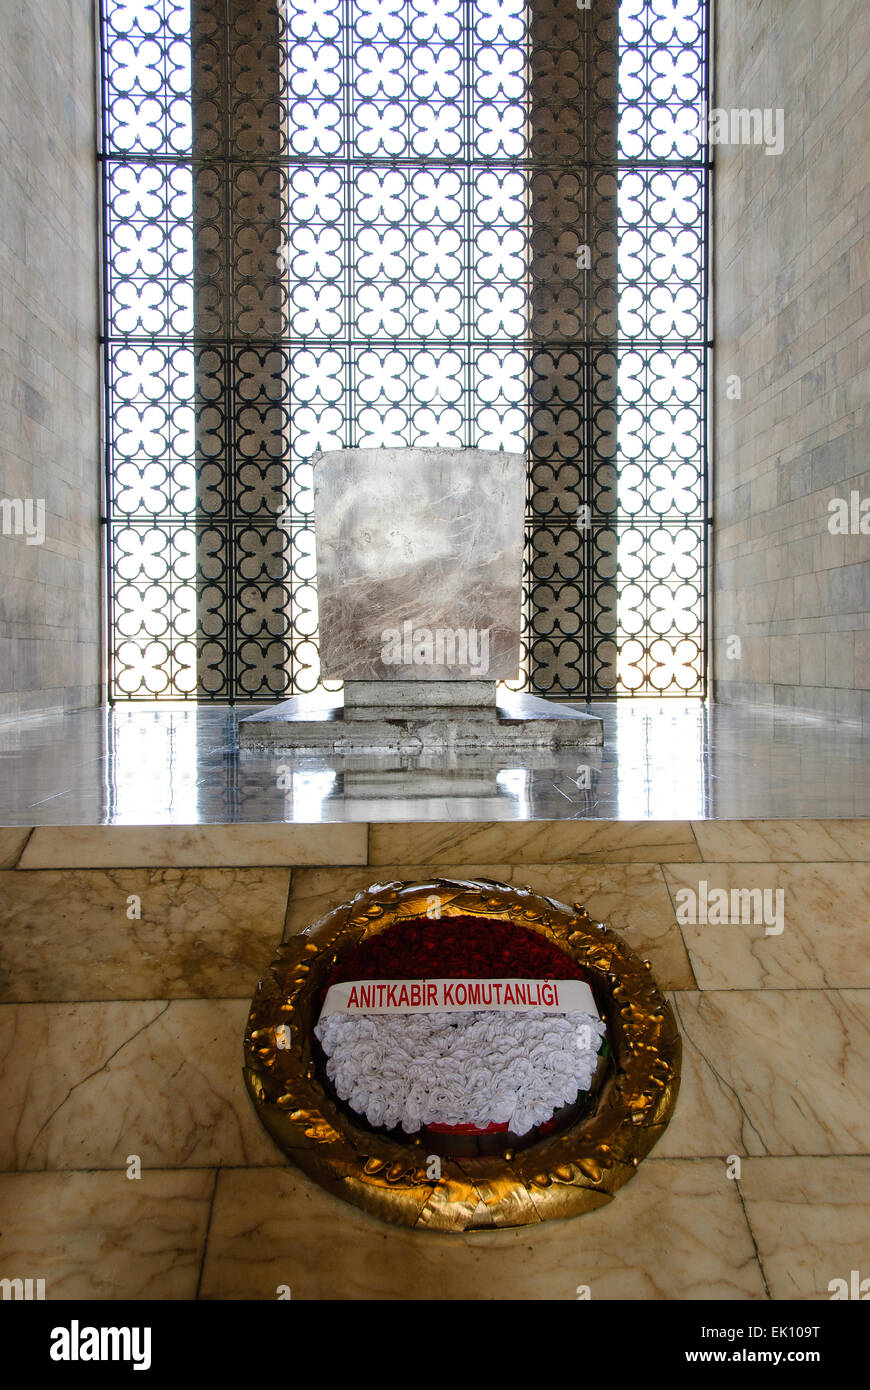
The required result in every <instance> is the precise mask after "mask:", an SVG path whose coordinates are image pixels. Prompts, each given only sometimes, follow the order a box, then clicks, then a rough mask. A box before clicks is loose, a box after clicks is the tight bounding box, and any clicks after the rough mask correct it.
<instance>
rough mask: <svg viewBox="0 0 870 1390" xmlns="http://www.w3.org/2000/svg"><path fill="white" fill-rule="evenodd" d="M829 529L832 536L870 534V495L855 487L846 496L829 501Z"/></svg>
mask: <svg viewBox="0 0 870 1390" xmlns="http://www.w3.org/2000/svg"><path fill="white" fill-rule="evenodd" d="M828 530H829V531H830V533H831V535H832V536H870V497H862V496H861V494H860V492H856V491H855V489H854V488H853V489H852V491H851V492H850V493H849V496H848V498H846V497H832V498H831V500H830V502H829V503H828Z"/></svg>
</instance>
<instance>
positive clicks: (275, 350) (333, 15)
mask: <svg viewBox="0 0 870 1390" xmlns="http://www.w3.org/2000/svg"><path fill="white" fill-rule="evenodd" d="M706 18H707V16H706V5H705V3H704V2H703V0H675V3H673V2H672V0H649V3H646V0H622V3H619V0H591V3H590V5H589V8H588V9H584V8H581V7H580V6H579V5H578V4H577V3H576V0H286V2H285V3H281V4H276V3H274V0H271V3H270V2H269V0H194V3H193V4H192V7H191V8H188V6H187V5H182V4H176V3H173V0H151V3H146V0H130V2H129V3H114V0H103V18H102V36H103V102H104V114H103V141H102V152H101V158H102V162H103V169H104V190H105V245H106V266H105V312H106V322H105V336H106V347H105V354H106V356H105V361H106V462H107V513H108V515H107V525H108V542H107V551H108V558H109V605H110V613H109V633H110V682H111V690H112V694H113V697H114V698H116V699H154V698H161V697H165V698H169V699H178V698H199V699H212V700H219V701H227V700H234V701H245V700H247V701H264V700H268V699H271V698H274V697H278V696H284V695H287V694H293V693H298V692H304V691H310V690H314V689H316V688H318V686H319V684H320V677H319V668H318V658H317V594H316V571H315V554H314V536H313V517H312V477H311V458H312V455H313V454H314V453H316V452H317V451H318V450H321V449H329V448H342V447H354V446H367V447H377V446H385V447H397V446H402V445H428V446H443V447H448V448H456V447H462V446H477V447H481V448H504V449H509V450H517V451H521V452H523V453H524V454H525V455H526V457H527V458H528V464H529V471H528V477H529V485H528V507H527V522H526V547H525V567H526V568H525V576H526V577H525V633H524V641H523V653H522V675H521V678H520V681H519V682H518V684H519V685H520V686H521V687H525V688H530V689H533V690H536V691H539V692H540V693H543V694H549V695H556V696H559V695H561V696H573V697H575V698H577V697H581V698H596V697H599V696H609V695H613V694H625V693H631V694H639V695H661V694H676V695H685V694H702V693H703V692H704V688H705V687H704V641H703V633H704V570H705V551H706V534H705V526H706V517H705V492H706V486H705V478H706V466H705V464H706V450H705V422H704V408H703V407H704V389H705V383H706V353H707V346H708V344H707V323H706V308H705V303H706V262H705V226H706V217H707V184H708V169H707V164H706V148H705V143H704V138H703V131H702V128H701V123H700V112H701V103H702V100H703V99H704V97H705V94H706V72H707V34H706ZM481 502H482V505H485V498H482V499H481Z"/></svg>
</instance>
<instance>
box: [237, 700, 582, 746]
mask: <svg viewBox="0 0 870 1390" xmlns="http://www.w3.org/2000/svg"><path fill="white" fill-rule="evenodd" d="M356 684H361V682H356ZM603 742H604V726H603V724H602V722H601V719H600V718H598V717H597V716H596V715H594V714H584V713H583V711H582V710H579V709H574V708H573V707H572V706H571V705H560V704H556V703H555V701H553V700H542V699H541V698H540V696H537V695H517V694H513V693H512V692H505V693H504V694H500V695H499V696H498V697H497V698H496V696H495V688H494V686H493V699H492V705H486V704H484V703H478V702H475V703H473V704H466V705H447V704H444V705H442V706H441V707H439V706H438V705H437V704H435V703H432V704H429V705H421V706H419V707H418V708H414V707H412V706H405V707H402V706H399V705H397V706H395V707H391V706H389V705H386V706H381V705H374V704H363V705H353V704H352V705H350V706H349V707H348V708H345V702H344V699H343V696H342V694H341V693H339V694H337V695H333V694H325V695H296V696H294V697H293V698H292V699H290V700H283V701H282V702H281V704H280V705H276V706H275V707H274V708H273V709H267V710H263V711H262V712H261V713H260V714H250V715H248V716H247V717H246V718H243V719H242V720H241V721H240V722H239V744H240V747H241V748H242V749H243V750H247V749H252V750H254V751H257V752H264V753H285V752H286V753H293V754H296V753H312V752H313V753H320V752H323V753H371V754H374V755H375V756H376V757H384V756H389V755H390V754H412V755H413V754H417V753H422V754H425V753H442V752H449V753H453V752H455V753H461V752H463V751H464V750H468V751H469V752H473V753H485V754H487V755H488V754H490V753H492V752H494V751H497V752H501V753H507V754H510V753H524V752H528V751H532V750H536V749H559V750H560V751H561V750H563V749H565V748H584V747H586V746H587V745H593V746H594V745H597V744H601V743H603Z"/></svg>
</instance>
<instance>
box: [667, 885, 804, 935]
mask: <svg viewBox="0 0 870 1390" xmlns="http://www.w3.org/2000/svg"><path fill="white" fill-rule="evenodd" d="M676 899H677V921H678V922H679V923H680V924H681V925H684V926H685V925H691V926H693V927H696V926H711V927H717V926H740V927H751V926H763V927H764V935H765V936H780V935H781V933H782V929H783V927H784V926H785V917H784V907H785V890H784V889H782V888H732V889H731V890H730V891H729V889H727V888H710V887H709V886H708V884H707V880H706V879H704V878H702V879H701V881H700V883H699V884H698V890H697V892H696V891H695V889H694V888H678V889H677V892H676Z"/></svg>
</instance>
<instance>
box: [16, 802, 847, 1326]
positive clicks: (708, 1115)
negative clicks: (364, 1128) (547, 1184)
mask: <svg viewBox="0 0 870 1390" xmlns="http://www.w3.org/2000/svg"><path fill="white" fill-rule="evenodd" d="M363 829H364V828H363V827H362V826H341V827H327V826H322V827H315V833H316V835H317V836H319V837H321V838H322V837H324V835H327V834H328V832H330V831H332V830H338V831H341V833H342V835H344V836H345V839H343V840H341V841H340V842H339V841H336V842H334V843H333V845H332V853H334V854H335V855H336V856H337V855H341V854H346V853H348V852H349V851H358V855H357V857H356V858H355V859H354V860H353V861H352V862H350V863H348V862H347V861H345V862H341V860H340V859H338V858H336V859H335V860H334V861H333V862H332V863H324V862H323V860H322V859H320V860H318V861H317V862H315V863H312V862H311V860H308V861H306V860H305V859H302V860H298V861H297V864H296V865H295V866H293V867H288V866H284V867H280V866H279V867H261V866H252V865H250V864H248V863H245V862H241V863H240V862H239V861H238V860H234V859H233V858H232V857H231V852H232V849H233V846H234V844H239V843H241V842H242V841H243V840H244V836H242V837H241V839H239V837H238V836H236V838H235V839H233V837H232V836H230V837H229V838H225V839H224V840H222V841H221V846H220V849H221V854H222V856H223V864H222V867H219V868H214V867H210V868H202V867H185V866H184V865H182V866H181V867H179V866H178V864H177V863H176V862H173V857H172V848H173V845H175V846H177V847H179V848H180V849H181V850H182V851H183V852H184V853H187V852H188V850H189V844H188V842H189V839H190V832H189V831H186V830H185V829H184V828H182V827H177V828H174V829H173V828H171V827H168V828H166V830H165V832H162V833H161V838H160V844H161V845H162V848H163V851H164V852H165V853H167V858H165V859H164V861H163V865H162V866H155V865H154V864H153V863H151V864H150V866H149V865H148V864H146V865H144V866H140V867H130V866H129V861H128V863H127V866H124V865H123V864H122V865H121V866H120V867H105V866H103V867H98V866H96V865H95V861H94V860H93V859H89V858H88V857H87V853H88V849H89V848H90V849H91V850H93V848H94V847H95V846H96V847H99V845H100V844H103V843H105V842H106V841H108V840H111V839H112V838H113V837H114V838H116V839H117V838H118V837H120V838H121V839H123V838H124V837H125V835H126V832H125V830H124V829H123V828H119V829H110V830H103V831H101V832H99V833H98V832H95V831H90V832H88V833H87V834H83V833H82V832H80V831H77V830H76V829H73V828H59V829H49V828H42V829H37V830H35V831H34V833H33V834H32V835H31V836H30V837H29V838H28V837H27V836H26V835H19V836H17V839H18V841H19V842H20V844H19V847H18V848H17V849H16V848H15V843H14V842H15V839H16V832H14V831H10V830H6V831H4V832H2V834H0V851H2V850H3V848H4V837H5V848H6V858H5V860H3V861H2V862H4V863H5V865H6V867H5V868H4V869H3V871H2V872H0V947H2V969H0V1093H2V1094H3V1097H4V1104H3V1107H2V1113H0V1274H4V1275H6V1274H12V1273H15V1272H18V1271H21V1272H24V1273H28V1274H33V1275H34V1276H38V1277H41V1278H44V1279H45V1280H46V1297H47V1298H48V1299H58V1298H75V1299H88V1298H91V1299H118V1298H141V1299H148V1298H157V1299H194V1298H197V1297H198V1298H203V1299H215V1300H233V1299H265V1300H274V1298H275V1297H276V1291H277V1289H278V1287H279V1286H280V1285H285V1286H289V1287H290V1288H291V1290H292V1298H293V1299H294V1300H299V1299H301V1300H308V1299H354V1298H375V1299H385V1300H417V1299H421V1300H428V1299H436V1300H440V1299H447V1300H450V1299H464V1298H469V1299H474V1300H489V1299H508V1298H509V1299H519V1300H538V1299H564V1300H566V1301H574V1300H575V1298H576V1289H577V1286H578V1285H581V1284H583V1285H587V1286H589V1287H590V1289H591V1293H592V1297H593V1299H595V1300H599V1299H606V1298H616V1299H689V1298H695V1299H757V1300H763V1299H774V1300H779V1299H785V1300H789V1299H828V1298H829V1297H830V1288H829V1286H830V1284H831V1281H832V1280H834V1279H842V1278H845V1279H846V1280H848V1279H849V1277H850V1272H851V1271H852V1270H859V1271H860V1273H861V1277H862V1278H864V1277H866V1276H867V1275H868V1274H870V1270H868V1269H867V1267H866V1261H867V1251H868V1241H870V934H868V932H867V931H866V927H865V923H866V902H867V894H868V892H870V823H868V822H866V821H864V822H862V821H859V820H852V821H839V822H833V821H828V820H821V821H808V820H792V821H763V822H759V821H756V822H750V823H746V822H733V821H732V822H728V823H724V822H719V823H713V822H710V821H696V822H694V823H693V824H692V825H689V824H687V823H675V822H672V821H667V822H656V821H652V822H650V821H647V822H641V823H635V825H634V826H632V825H630V824H628V823H622V824H616V825H614V824H612V823H611V824H610V825H603V824H594V823H593V824H592V825H589V826H586V827H572V826H568V825H563V826H559V825H555V826H554V824H553V823H552V822H550V823H548V824H547V825H546V827H541V826H535V825H514V826H510V825H495V824H492V823H490V824H489V825H479V826H462V827H460V826H449V825H447V826H445V825H438V826H436V825H432V824H429V825H425V824H417V825H410V824H401V823H394V824H392V825H387V826H385V825H381V826H373V827H372V828H371V831H370V833H369V835H368V840H367V842H366V841H364V840H361V839H360V837H359V836H356V832H357V831H359V832H362V831H363ZM229 830H230V831H232V830H233V828H232V827H230V828H229ZM235 830H236V831H237V832H238V831H239V830H244V827H236V828H235ZM206 831H208V828H207V827H206ZM225 831H226V828H225V830H224V832H222V833H225ZM273 833H274V832H273ZM130 835H131V836H134V837H135V836H137V835H138V837H139V841H141V842H142V843H143V844H144V843H145V841H146V840H148V838H149V835H148V834H147V833H146V834H144V835H143V833H142V832H137V831H135V829H133V828H131V829H130ZM581 839H582V843H581ZM357 841H359V843H357ZM310 843H315V842H313V841H312V842H310ZM22 846H23V848H22ZM572 846H573V849H572ZM185 847H187V848H185ZM300 852H301V853H304V852H305V850H304V847H303V849H302V850H301V851H300ZM497 855H501V856H503V857H502V858H495V857H494V856H497ZM413 856H418V857H416V858H415V857H413ZM487 856H490V857H487ZM177 857H178V856H176V859H177ZM543 861H548V862H543ZM70 865H77V867H74V868H71V867H69V866H70ZM431 875H447V876H456V877H469V876H476V877H483V876H486V877H490V878H498V879H502V880H504V881H507V882H512V883H517V884H525V883H528V884H531V885H532V886H533V887H535V888H537V889H540V890H543V891H545V892H548V893H550V894H553V895H555V896H557V897H560V898H562V899H564V900H567V901H581V902H584V903H585V904H586V906H587V908H588V910H589V912H590V913H591V914H592V916H593V917H594V918H596V919H603V920H607V921H609V922H610V924H611V925H612V926H613V927H614V928H615V929H616V930H617V931H618V932H619V933H620V934H621V935H622V936H623V938H624V939H625V940H626V941H627V942H628V944H629V945H631V946H632V947H633V948H634V949H635V950H636V951H638V952H639V953H640V954H641V955H642V956H644V957H645V958H647V959H649V960H650V962H651V966H652V970H653V972H654V975H655V978H656V980H657V982H658V984H659V985H660V986H661V988H662V989H664V990H665V991H667V993H668V996H669V998H670V999H671V1002H672V1005H673V1007H674V1010H675V1012H676V1016H677V1019H678V1023H679V1028H680V1032H681V1034H682V1038H683V1065H682V1085H681V1090H680V1096H679V1099H678V1102H677V1108H676V1111H675V1113H674V1116H673V1119H672V1121H671V1123H670V1125H669V1126H668V1129H667V1130H666V1132H665V1134H664V1135H663V1137H662V1139H661V1140H660V1141H659V1143H658V1144H657V1145H656V1147H655V1148H654V1150H653V1151H652V1154H651V1155H650V1157H649V1158H647V1159H646V1160H645V1161H644V1162H643V1164H642V1165H641V1167H640V1169H639V1171H638V1173H637V1175H636V1177H635V1178H633V1180H632V1181H631V1182H630V1183H629V1184H628V1185H627V1186H626V1187H625V1188H624V1189H623V1190H622V1191H621V1192H620V1193H619V1194H618V1195H617V1197H616V1199H615V1200H614V1201H613V1202H612V1203H611V1204H609V1205H607V1206H605V1207H602V1208H601V1209H600V1210H598V1211H595V1212H592V1213H589V1214H588V1215H585V1216H582V1217H580V1218H578V1219H575V1220H569V1221H553V1222H548V1223H545V1224H543V1225H540V1226H537V1227H531V1226H526V1227H520V1228H515V1229H508V1230H501V1231H498V1230H493V1231H479V1232H473V1233H469V1234H467V1235H461V1236H450V1237H447V1236H444V1235H443V1234H437V1233H432V1232H426V1231H410V1230H404V1229H402V1228H398V1227H392V1226H389V1225H386V1224H383V1223H381V1222H379V1221H377V1220H375V1219H374V1218H373V1217H369V1216H368V1215H366V1214H365V1213H364V1212H362V1211H358V1210H357V1209H356V1208H354V1207H351V1206H348V1205H347V1204H345V1203H343V1202H341V1201H340V1200H339V1199H338V1198H336V1197H333V1196H331V1195H330V1194H328V1193H326V1192H324V1191H323V1190H322V1189H320V1188H318V1187H317V1186H316V1185H314V1184H313V1183H312V1182H310V1181H309V1180H308V1179H307V1178H305V1177H304V1176H303V1175H302V1174H301V1173H299V1172H297V1171H296V1170H294V1169H293V1168H292V1167H290V1166H288V1165H287V1163H286V1161H285V1159H284V1157H283V1155H282V1154H281V1153H280V1152H279V1151H278V1150H277V1148H276V1147H275V1146H274V1144H273V1143H272V1141H271V1139H270V1138H269V1136H268V1135H267V1133H266V1132H265V1130H264V1129H263V1128H262V1126H261V1125H260V1123H259V1120H258V1118H257V1115H256V1113H255V1111H254V1109H253V1107H252V1105H251V1103H250V1100H249V1098H248V1096H247V1094H246V1091H245V1087H244V1083H243V1080H242V1036H243V1031H244V1026H245V1019H246V1017H247V1013H248V1009H249V1006H250V1000H251V997H252V995H253V993H254V989H255V987H256V982H257V979H258V978H260V977H261V976H262V974H263V973H264V971H265V970H266V969H267V967H268V962H269V961H270V959H271V958H272V957H273V955H274V953H275V949H276V947H277V944H278V941H279V940H280V939H281V936H282V933H283V934H290V933H295V932H297V931H299V930H301V929H302V928H303V927H304V926H306V925H307V924H308V923H309V922H311V921H312V920H315V919H316V918H317V917H318V916H320V915H321V914H322V913H324V912H325V911H327V910H328V909H330V908H332V907H334V906H336V905H337V904H338V903H340V902H343V901H347V900H348V898H349V897H351V896H352V895H353V894H354V893H355V892H356V891H358V890H359V889H360V888H362V887H365V886H367V885H368V884H369V883H370V882H372V880H373V879H377V880H379V881H384V880H385V879H391V878H415V879H423V878H427V877H429V876H431ZM701 880H704V881H705V882H706V883H707V884H708V886H709V888H710V889H711V890H712V889H713V888H714V887H726V888H735V887H736V888H738V889H741V888H743V889H750V890H751V889H753V888H761V889H762V890H763V889H765V888H767V887H771V888H774V889H781V890H782V893H783V912H782V931H781V932H779V933H778V934H768V933H767V932H766V931H765V927H764V925H762V923H761V922H760V921H759V922H758V923H757V924H753V923H749V922H747V923H745V924H743V925H739V924H734V923H732V924H727V925H707V926H705V927H698V926H694V927H693V926H688V925H685V924H683V925H681V924H680V922H679V921H678V920H677V913H676V902H677V897H676V895H677V893H678V892H679V891H680V890H681V889H682V888H685V887H691V888H692V889H693V891H698V890H699V888H700V882H701ZM133 895H135V897H136V898H137V899H138V900H139V904H140V908H141V915H140V916H138V917H137V916H135V914H134V916H133V917H132V919H131V918H130V917H129V916H128V913H127V905H128V904H129V902H130V899H131V896H133ZM131 1154H136V1155H138V1156H139V1158H140V1159H141V1176H140V1177H139V1178H137V1179H136V1180H131V1178H130V1174H129V1162H130V1158H129V1156H130V1155H131ZM735 1157H736V1158H739V1159H740V1167H739V1171H738V1170H737V1169H736V1168H735V1164H734V1158H735Z"/></svg>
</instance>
